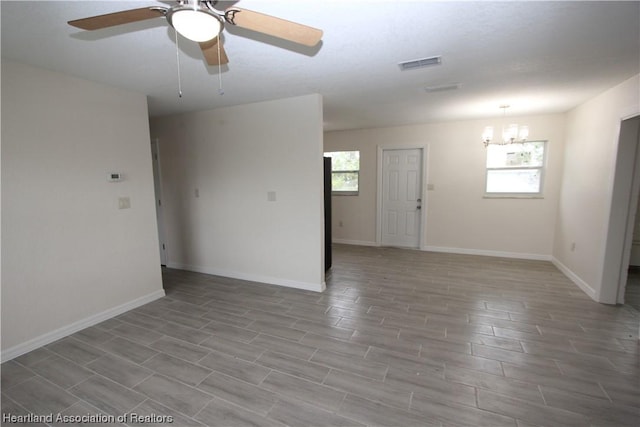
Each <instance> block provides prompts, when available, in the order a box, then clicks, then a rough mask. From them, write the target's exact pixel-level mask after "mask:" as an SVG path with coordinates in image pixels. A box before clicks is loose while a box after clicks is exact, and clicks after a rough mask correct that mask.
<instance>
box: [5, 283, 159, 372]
mask: <svg viewBox="0 0 640 427" xmlns="http://www.w3.org/2000/svg"><path fill="white" fill-rule="evenodd" d="M163 296H164V290H163V289H161V290H159V291H155V292H152V293H150V294H148V295H145V296H142V297H140V298H136V299H134V300H131V301H128V302H126V303H124V304H121V305H119V306H117V307H113V308H110V309H108V310H105V311H103V312H100V313H97V314H94V315H93V316H89V317H87V318H85V319H82V320H79V321H77V322H73V323H71V324H70V325H67V326H63V327H62V328H58V329H56V330H54V331H51V332H47V333H46V334H43V335H40V336H39V337H36V338H33V339H30V340H29V341H26V342H24V343H22V344H18V345H16V346H13V347H11V348H8V349H6V350H3V351H2V355H1V356H0V360H2V363H4V362H6V361H7V360H11V359H14V358H16V357H18V356H21V355H23V354H25V353H28V352H30V351H32V350H35V349H37V348H40V347H42V346H44V345H47V344H51V343H52V342H54V341H57V340H59V339H61V338H64V337H66V336H69V335H71V334H73V333H76V332H78V331H81V330H82V329H85V328H88V327H89V326H93V325H96V324H98V323H100V322H104V321H105V320H108V319H111V318H112V317H115V316H118V315H119V314H122V313H125V312H127V311H129V310H133V309H134V308H137V307H140V306H141V305H145V304H148V303H150V302H151V301H155V300H157V299H158V298H162V297H163Z"/></svg>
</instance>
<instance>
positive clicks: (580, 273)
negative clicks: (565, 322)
mask: <svg viewBox="0 0 640 427" xmlns="http://www.w3.org/2000/svg"><path fill="white" fill-rule="evenodd" d="M639 97H640V85H639V76H635V77H633V78H631V79H629V80H627V81H625V82H623V83H621V84H620V85H618V86H616V87H614V88H612V89H610V90H608V91H606V92H605V93H603V94H601V95H599V96H597V97H595V98H593V99H591V100H589V101H588V102H586V103H584V104H582V105H580V106H578V107H577V108H575V109H574V110H572V111H570V112H569V113H567V120H566V137H565V140H566V154H565V162H564V173H563V177H562V188H561V193H560V202H559V208H558V219H557V227H556V235H555V242H554V249H553V256H554V261H555V263H556V265H558V266H559V267H560V269H562V270H563V271H564V272H565V273H566V274H567V275H569V277H571V278H572V279H573V280H574V282H576V283H577V284H578V285H580V286H581V287H582V289H583V290H585V292H587V293H588V294H589V295H590V296H591V297H592V298H594V299H595V300H596V301H600V302H606V303H615V302H616V301H615V293H616V292H615V289H616V288H617V283H612V282H611V280H610V278H609V277H605V276H608V275H609V274H610V272H605V258H606V256H605V255H606V248H607V239H608V234H609V226H610V215H611V212H612V196H613V186H614V176H615V164H616V155H617V152H618V151H617V150H618V138H619V133H620V123H621V120H622V119H623V118H628V117H629V116H631V115H633V114H638V113H639V112H640V108H639V106H638V102H639V101H638V100H639ZM615 207H616V206H613V208H615ZM572 243H575V245H576V246H575V250H574V251H572V250H571V245H572ZM609 244H610V245H614V246H615V245H618V246H619V248H621V247H622V244H623V242H621V241H618V242H611V241H610V242H609ZM618 258H619V257H618ZM618 264H619V262H618ZM618 269H619V268H618ZM614 282H615V280H614ZM612 289H613V290H614V291H613V292H611V290H612Z"/></svg>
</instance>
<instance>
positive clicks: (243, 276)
mask: <svg viewBox="0 0 640 427" xmlns="http://www.w3.org/2000/svg"><path fill="white" fill-rule="evenodd" d="M167 267H169V268H175V269H178V270H187V271H194V272H196V273H204V274H211V275H214V276H222V277H229V278H231V279H240V280H247V281H250V282H259V283H268V284H270V285H277V286H284V287H287V288H296V289H304V290H306V291H314V292H322V291H324V290H325V289H326V287H327V286H326V283H325V282H324V281H323V282H321V283H311V282H300V281H297V280H289V279H283V278H280V277H271V276H262V275H259V274H247V273H241V272H237V271H229V270H221V269H219V268H214V267H207V266H200V265H189V264H180V263H175V262H170V263H169V264H168V265H167Z"/></svg>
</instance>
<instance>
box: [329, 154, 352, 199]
mask: <svg viewBox="0 0 640 427" xmlns="http://www.w3.org/2000/svg"><path fill="white" fill-rule="evenodd" d="M349 152H355V153H358V169H357V170H346V169H345V170H334V169H333V162H331V182H333V176H334V175H345V174H356V175H357V181H358V189H357V190H355V191H354V190H334V189H333V185H332V186H331V195H332V196H358V195H359V194H360V150H336V151H325V152H324V157H332V156H331V154H332V153H349Z"/></svg>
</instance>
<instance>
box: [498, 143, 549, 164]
mask: <svg viewBox="0 0 640 427" xmlns="http://www.w3.org/2000/svg"><path fill="white" fill-rule="evenodd" d="M543 163H544V141H532V142H524V143H521V144H520V143H517V144H509V145H489V146H488V147H487V167H488V168H509V167H513V168H521V167H523V166H527V167H541V166H542V165H543Z"/></svg>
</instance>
